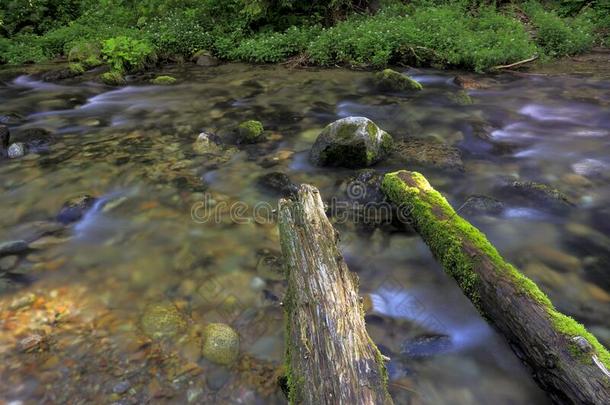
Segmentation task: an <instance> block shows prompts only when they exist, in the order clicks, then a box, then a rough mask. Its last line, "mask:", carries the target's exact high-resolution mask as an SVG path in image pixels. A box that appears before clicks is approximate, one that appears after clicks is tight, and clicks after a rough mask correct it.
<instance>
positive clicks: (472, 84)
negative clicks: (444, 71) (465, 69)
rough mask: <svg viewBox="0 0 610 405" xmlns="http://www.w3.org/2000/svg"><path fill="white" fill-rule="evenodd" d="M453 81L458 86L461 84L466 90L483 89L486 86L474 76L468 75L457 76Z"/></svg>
mask: <svg viewBox="0 0 610 405" xmlns="http://www.w3.org/2000/svg"><path fill="white" fill-rule="evenodd" d="M453 83H454V84H455V85H456V86H459V87H461V88H463V89H466V90H473V89H482V88H485V87H486V86H485V85H483V84H482V83H480V82H478V81H477V80H475V79H473V78H472V77H466V76H456V77H455V78H454V79H453Z"/></svg>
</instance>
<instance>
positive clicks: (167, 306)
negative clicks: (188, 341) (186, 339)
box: [140, 301, 187, 339]
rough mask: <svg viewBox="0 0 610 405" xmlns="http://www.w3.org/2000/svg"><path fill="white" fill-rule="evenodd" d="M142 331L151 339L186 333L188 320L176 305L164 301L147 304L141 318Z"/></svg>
mask: <svg viewBox="0 0 610 405" xmlns="http://www.w3.org/2000/svg"><path fill="white" fill-rule="evenodd" d="M140 327H141V328H142V332H144V334H145V335H146V336H148V337H150V338H151V339H163V338H171V337H174V336H177V335H179V334H181V333H184V331H185V330H186V327H187V322H186V319H185V318H184V316H183V315H182V314H181V313H180V311H178V308H176V306H175V305H174V304H173V303H171V302H169V301H164V302H160V303H155V304H151V305H149V306H147V307H146V308H145V309H144V313H143V314H142V317H141V318H140Z"/></svg>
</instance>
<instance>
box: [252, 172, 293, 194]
mask: <svg viewBox="0 0 610 405" xmlns="http://www.w3.org/2000/svg"><path fill="white" fill-rule="evenodd" d="M257 182H258V185H259V186H260V187H261V188H263V189H265V190H269V191H272V192H274V193H275V194H277V195H279V196H282V197H291V196H295V195H296V193H297V191H298V186H297V185H296V184H294V183H293V182H292V180H290V177H288V175H287V174H285V173H282V172H271V173H267V174H264V175H262V176H261V177H259V178H258V181H257Z"/></svg>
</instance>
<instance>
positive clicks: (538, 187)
mask: <svg viewBox="0 0 610 405" xmlns="http://www.w3.org/2000/svg"><path fill="white" fill-rule="evenodd" d="M500 193H501V194H503V195H505V196H507V197H508V198H511V199H513V200H515V201H517V202H520V203H523V204H527V205H533V206H534V207H535V208H541V209H545V208H546V209H550V210H564V209H566V208H570V207H573V206H574V203H573V202H572V201H571V200H570V199H569V198H568V196H566V195H565V194H564V193H562V192H561V191H559V190H558V189H556V188H554V187H552V186H549V185H547V184H542V183H536V182H533V181H514V182H512V183H510V184H508V185H505V186H503V187H501V188H500Z"/></svg>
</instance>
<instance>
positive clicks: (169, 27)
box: [143, 10, 214, 57]
mask: <svg viewBox="0 0 610 405" xmlns="http://www.w3.org/2000/svg"><path fill="white" fill-rule="evenodd" d="M143 29H144V30H145V32H146V34H147V36H148V38H149V39H150V41H151V42H152V43H153V45H154V46H155V48H156V49H157V52H158V53H159V54H160V55H161V56H163V57H168V56H172V55H185V56H186V55H188V56H190V55H192V54H193V53H194V52H196V51H198V50H200V49H209V48H211V47H212V45H213V42H214V41H213V38H212V36H211V34H210V33H209V32H207V31H206V30H205V29H204V27H203V26H202V25H201V24H199V22H198V19H197V17H196V15H195V12H194V11H193V10H188V11H183V12H170V13H169V14H167V15H166V16H164V17H160V18H154V19H152V20H151V21H150V22H148V23H145V25H144V27H143Z"/></svg>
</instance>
